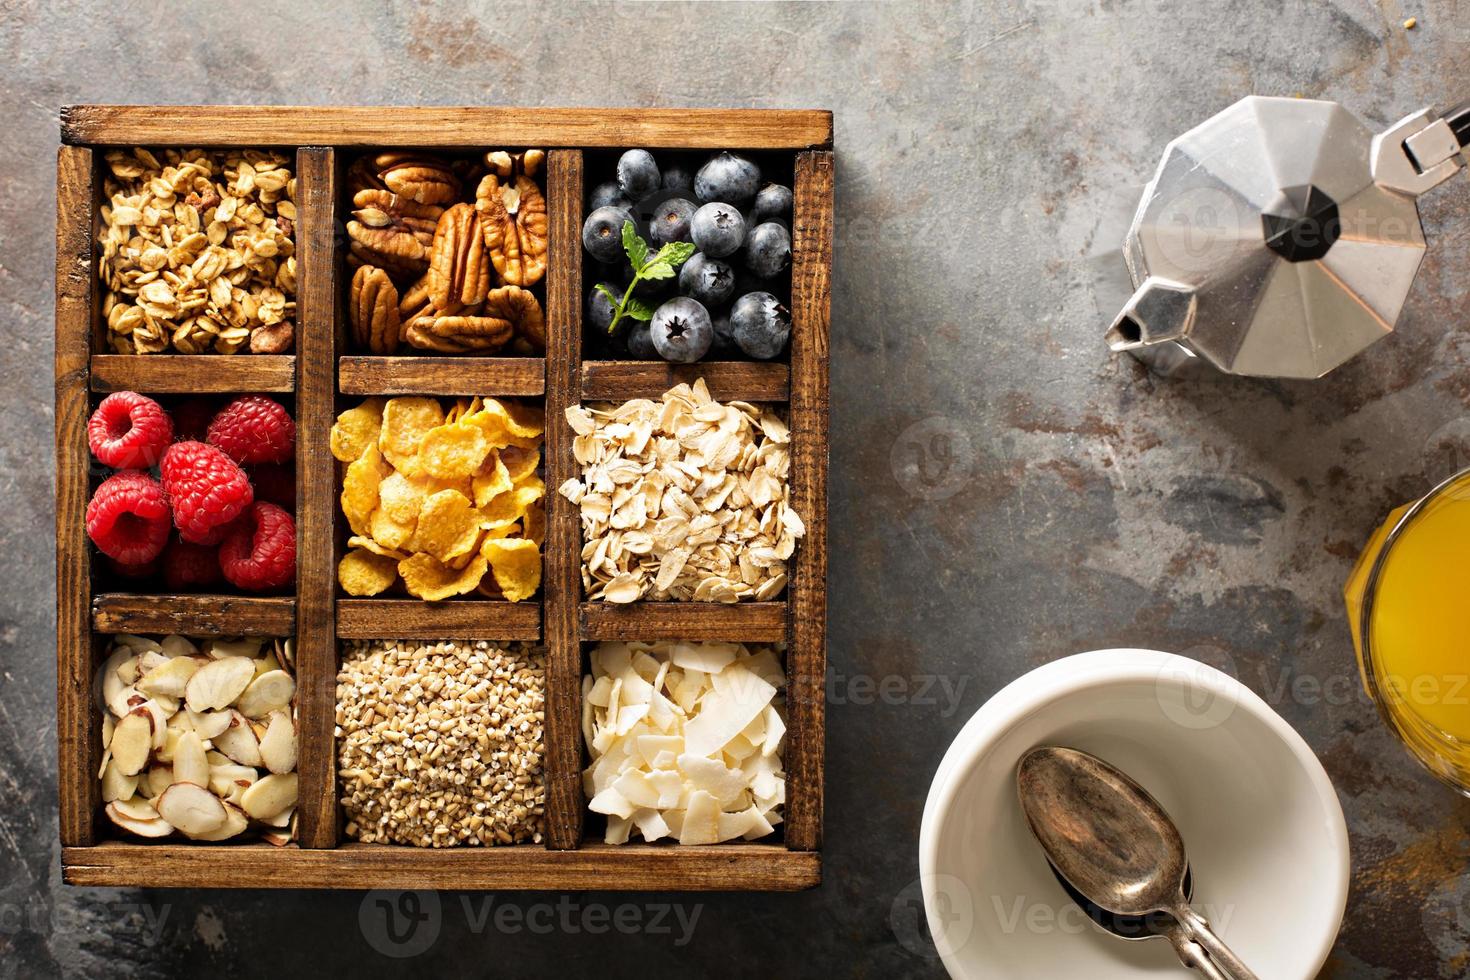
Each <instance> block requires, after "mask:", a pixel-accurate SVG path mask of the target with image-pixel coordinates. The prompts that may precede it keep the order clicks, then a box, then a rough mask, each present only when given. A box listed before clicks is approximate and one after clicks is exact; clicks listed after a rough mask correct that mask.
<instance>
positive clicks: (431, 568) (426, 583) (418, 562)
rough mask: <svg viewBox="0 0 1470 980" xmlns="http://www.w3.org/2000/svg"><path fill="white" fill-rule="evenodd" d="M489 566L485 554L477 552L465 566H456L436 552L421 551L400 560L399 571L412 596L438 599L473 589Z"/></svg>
mask: <svg viewBox="0 0 1470 980" xmlns="http://www.w3.org/2000/svg"><path fill="white" fill-rule="evenodd" d="M488 566H489V563H488V562H487V561H486V560H485V557H484V556H483V555H475V556H474V557H473V558H472V559H471V561H470V563H469V564H468V565H466V566H465V567H464V568H463V569H453V568H450V567H449V566H448V565H445V564H444V563H443V562H441V561H440V560H439V559H437V558H435V557H434V556H433V555H424V554H419V555H414V556H413V557H411V558H405V559H404V560H403V561H401V562H399V563H398V574H400V575H402V576H403V584H404V586H405V587H406V588H407V589H408V592H409V595H412V596H417V597H418V598H420V599H426V600H428V601H429V602H438V601H439V600H441V599H448V598H450V597H451V596H457V595H464V594H465V593H466V592H470V591H473V590H474V588H475V586H477V585H479V584H480V580H481V579H482V578H484V577H485V570H486V568H487V567H488Z"/></svg>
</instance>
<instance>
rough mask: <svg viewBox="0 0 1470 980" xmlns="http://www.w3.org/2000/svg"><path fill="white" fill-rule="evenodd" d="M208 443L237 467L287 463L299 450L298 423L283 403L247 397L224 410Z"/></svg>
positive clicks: (214, 422) (212, 423)
mask: <svg viewBox="0 0 1470 980" xmlns="http://www.w3.org/2000/svg"><path fill="white" fill-rule="evenodd" d="M205 442H208V443H209V444H210V445H211V446H218V447H219V448H220V449H223V450H224V451H225V452H226V453H228V454H229V456H230V458H231V459H233V460H234V461H235V462H237V463H284V462H285V461H286V460H288V459H290V458H291V453H293V452H294V451H295V450H296V423H295V422H293V421H292V420H291V416H290V414H289V413H288V412H287V411H286V409H285V407H284V406H283V405H281V403H280V402H275V401H271V400H270V399H269V398H266V397H265V396H264V395H246V396H245V397H243V398H236V399H235V400H234V401H232V402H230V403H229V404H228V405H226V406H225V407H224V408H223V409H221V410H220V413H219V414H218V415H216V416H215V417H214V421H213V422H211V423H209V435H208V436H207V437H206V438H205Z"/></svg>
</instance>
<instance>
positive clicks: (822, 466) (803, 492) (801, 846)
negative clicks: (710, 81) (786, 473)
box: [784, 151, 833, 851]
mask: <svg viewBox="0 0 1470 980" xmlns="http://www.w3.org/2000/svg"><path fill="white" fill-rule="evenodd" d="M832 164H833V160H832V154H831V152H827V151H824V152H812V153H800V154H798V155H797V158H796V186H795V188H794V192H795V204H794V207H793V209H792V214H793V218H794V221H793V226H794V227H793V228H792V242H791V253H792V258H791V321H792V328H791V410H790V425H791V506H792V507H793V508H794V509H795V511H796V512H797V514H799V515H801V517H802V519H803V520H804V521H805V523H806V536H805V537H804V538H803V539H802V540H801V542H800V544H799V545H798V546H797V549H796V554H795V555H794V556H793V557H792V562H791V584H790V586H789V594H788V596H787V601H788V603H789V604H790V610H789V612H790V622H789V625H788V627H787V641H786V673H787V679H788V680H787V683H788V687H787V694H786V703H787V712H788V719H787V728H788V732H789V734H788V737H787V743H786V751H785V759H784V761H785V763H786V846H788V847H790V848H792V849H793V850H799V851H814V850H817V849H818V848H820V847H821V844H822V800H823V767H824V762H825V758H826V674H827V450H828V428H827V386H828V363H829V361H828V358H829V356H830V353H829V333H830V330H831V305H832V304H831V290H832V284H831V274H832Z"/></svg>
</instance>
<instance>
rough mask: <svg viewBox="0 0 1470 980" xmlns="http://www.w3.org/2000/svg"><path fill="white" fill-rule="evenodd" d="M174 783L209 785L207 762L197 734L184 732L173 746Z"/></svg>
mask: <svg viewBox="0 0 1470 980" xmlns="http://www.w3.org/2000/svg"><path fill="white" fill-rule="evenodd" d="M174 782H176V783H193V784H194V785H195V786H208V785H209V760H208V759H207V758H205V755H204V743H203V742H202V741H200V739H199V733H198V732H185V733H184V734H182V735H180V736H179V740H178V743H177V744H176V745H175V746H174Z"/></svg>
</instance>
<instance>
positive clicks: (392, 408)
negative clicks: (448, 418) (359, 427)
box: [378, 398, 444, 475]
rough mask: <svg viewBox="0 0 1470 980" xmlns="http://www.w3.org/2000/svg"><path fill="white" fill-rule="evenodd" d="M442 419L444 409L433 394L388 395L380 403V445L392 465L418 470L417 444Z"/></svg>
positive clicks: (409, 471)
mask: <svg viewBox="0 0 1470 980" xmlns="http://www.w3.org/2000/svg"><path fill="white" fill-rule="evenodd" d="M443 422H444V412H443V411H442V410H441V409H440V408H439V402H438V401H437V400H435V399H433V398H390V399H388V402H387V404H386V405H384V406H383V430H382V432H381V433H380V434H379V436H378V445H379V448H381V449H382V450H383V456H384V457H386V458H387V460H388V461H389V462H390V463H392V464H393V467H394V469H397V470H400V471H407V472H408V474H409V475H412V474H413V473H415V472H417V461H416V457H417V455H418V451H419V445H420V444H421V443H422V442H423V440H424V437H425V436H426V435H428V434H429V431H430V430H431V429H433V428H435V427H436V426H438V425H441V424H442V423H443Z"/></svg>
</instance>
